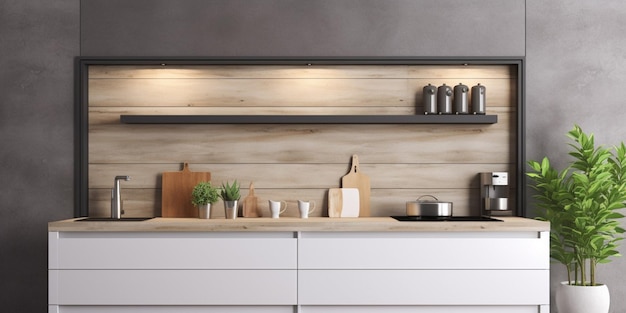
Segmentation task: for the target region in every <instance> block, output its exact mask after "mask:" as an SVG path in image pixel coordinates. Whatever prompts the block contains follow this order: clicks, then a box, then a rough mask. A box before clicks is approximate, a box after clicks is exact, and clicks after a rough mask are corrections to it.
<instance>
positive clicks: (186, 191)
mask: <svg viewBox="0 0 626 313" xmlns="http://www.w3.org/2000/svg"><path fill="white" fill-rule="evenodd" d="M161 181H162V184H161V187H162V189H161V192H162V195H161V216H163V217H198V209H197V208H196V207H195V206H194V205H193V204H192V203H191V192H192V191H193V187H195V186H196V184H198V183H199V182H201V181H211V173H210V172H192V171H190V170H189V163H184V164H183V170H182V171H180V172H163V176H162V180H161Z"/></svg>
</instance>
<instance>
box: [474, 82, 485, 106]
mask: <svg viewBox="0 0 626 313" xmlns="http://www.w3.org/2000/svg"><path fill="white" fill-rule="evenodd" d="M486 94H487V88H486V87H485V86H483V85H481V84H480V83H479V84H478V85H476V86H474V87H472V113H474V114H485V112H486V110H485V108H486V106H487V99H486Z"/></svg>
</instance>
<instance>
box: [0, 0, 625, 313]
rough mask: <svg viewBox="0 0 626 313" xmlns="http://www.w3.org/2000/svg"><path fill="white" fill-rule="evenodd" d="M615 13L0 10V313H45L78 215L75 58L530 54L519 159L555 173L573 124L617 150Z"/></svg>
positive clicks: (106, 4)
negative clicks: (56, 227)
mask: <svg viewBox="0 0 626 313" xmlns="http://www.w3.org/2000/svg"><path fill="white" fill-rule="evenodd" d="M624 13H626V2H622V1H619V0H609V1H604V2H602V4H601V5H597V4H595V3H594V2H590V1H583V0H554V1H541V0H440V1H428V0H342V1H336V0H319V1H297V0H263V1H262V0H215V1H203V0H179V1H168V0H133V1H127V0H84V1H80V0H55V1H43V0H28V1H20V0H0V65H1V67H0V68H1V70H0V138H1V139H2V141H1V142H2V143H3V147H2V149H1V150H0V173H1V175H2V176H1V177H2V178H3V181H2V185H1V186H2V187H0V203H1V204H0V305H1V306H2V307H3V309H4V310H6V311H7V312H42V311H44V310H45V307H46V304H47V236H46V230H47V229H46V227H47V225H46V223H47V222H48V221H51V220H58V219H64V218H70V217H72V214H73V207H72V206H73V190H72V188H73V186H72V184H73V168H74V159H73V148H74V146H73V98H72V97H73V65H72V60H73V57H75V56H79V55H83V56H526V61H527V62H526V63H527V71H526V75H527V79H526V87H527V88H526V114H527V115H526V121H527V127H526V133H527V138H526V144H527V147H526V148H527V151H526V155H527V158H528V159H539V158H541V157H542V156H544V155H548V156H550V157H552V158H554V159H556V160H557V163H561V164H564V163H565V161H567V160H568V159H567V156H566V155H565V152H566V150H567V145H566V138H565V133H566V132H567V131H568V130H569V129H570V128H571V127H572V125H573V124H574V123H577V124H579V125H581V126H582V127H583V129H585V130H586V131H590V132H594V133H596V137H597V140H598V142H603V143H609V144H613V143H617V142H619V141H621V140H624V138H626V136H624V132H625V130H624V127H622V126H621V124H620V123H619V122H620V119H621V118H623V117H624V115H625V114H624V113H623V111H622V110H621V100H622V98H625V97H626V91H624V89H623V88H621V86H622V83H626V75H624V73H623V72H624V71H626V57H624V52H623V51H626V40H624V39H626V38H624V37H626V29H625V28H626V24H624V23H623V22H622V21H621V20H620V18H622V17H623V15H624ZM623 249H624V248H623ZM623 249H622V250H623ZM625 262H626V260H625V259H624V258H618V259H616V260H615V261H614V262H612V263H610V264H608V265H606V266H601V267H600V273H599V275H600V279H601V280H602V281H603V282H605V283H607V284H608V285H609V287H610V290H611V294H612V310H611V312H612V313H623V312H626V310H625V309H624V308H625V307H626V297H625V295H626V284H625V283H624V282H623V281H622V279H620V278H621V275H620V273H623V270H624V269H625V266H626V263H625ZM552 276H553V284H556V283H557V282H558V281H560V280H564V271H563V270H562V269H561V268H560V267H558V266H556V265H555V267H554V271H553V274H552Z"/></svg>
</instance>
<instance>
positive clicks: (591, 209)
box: [527, 125, 626, 286]
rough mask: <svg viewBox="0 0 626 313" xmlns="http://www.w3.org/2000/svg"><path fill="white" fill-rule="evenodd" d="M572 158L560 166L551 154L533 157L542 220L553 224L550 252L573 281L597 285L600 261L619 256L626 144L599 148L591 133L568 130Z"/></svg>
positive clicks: (625, 196)
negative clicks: (552, 160) (559, 168)
mask: <svg viewBox="0 0 626 313" xmlns="http://www.w3.org/2000/svg"><path fill="white" fill-rule="evenodd" d="M567 135H568V137H569V138H571V139H572V140H573V141H574V143H570V144H569V145H570V147H572V150H571V151H570V152H569V155H570V156H572V157H573V158H574V161H573V162H571V163H570V164H569V166H567V167H566V168H565V169H564V170H563V171H560V172H559V171H558V170H556V169H555V168H554V167H553V166H552V165H551V164H550V160H549V159H548V158H547V157H544V158H543V160H542V161H541V163H540V162H537V161H529V162H528V164H529V165H530V167H531V168H532V171H531V172H528V173H527V176H528V177H529V178H530V179H531V180H532V181H533V182H534V185H531V188H533V189H534V190H535V191H537V193H536V194H535V195H534V198H535V199H536V200H537V207H538V208H539V209H540V210H539V214H538V215H539V217H538V218H539V219H541V220H545V221H548V222H550V223H551V231H550V256H551V257H552V259H553V260H555V261H557V262H559V263H561V264H563V265H565V267H566V269H567V278H568V281H569V283H570V285H580V286H595V285H597V284H596V275H595V274H596V266H597V265H598V264H600V263H608V262H610V258H611V257H616V256H620V254H619V252H618V251H617V246H618V241H620V240H622V239H623V236H622V235H621V234H623V233H624V229H623V228H621V227H620V224H619V221H618V219H620V218H622V217H624V215H623V214H621V213H619V212H618V211H617V210H618V209H621V208H624V207H625V204H624V202H625V201H626V146H624V143H623V142H622V143H621V144H620V145H619V146H614V147H612V148H604V147H603V146H598V147H596V145H595V143H594V136H593V134H590V135H587V134H585V133H584V132H583V130H582V129H581V128H580V127H579V126H578V125H575V126H574V129H572V130H571V131H569V132H568V134H567ZM572 274H573V277H572Z"/></svg>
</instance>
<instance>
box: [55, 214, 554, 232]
mask: <svg viewBox="0 0 626 313" xmlns="http://www.w3.org/2000/svg"><path fill="white" fill-rule="evenodd" d="M496 218H497V219H501V220H502V222H452V221H445V222H441V221H435V222H400V221H396V220H394V219H393V218H391V217H361V218H328V217H311V218H308V219H300V218H280V219H271V218H237V219H235V220H226V219H197V218H161V217H156V218H153V219H150V220H146V221H122V222H111V221H106V222H76V220H77V219H67V220H61V221H53V222H49V223H48V231H49V232H365V231H368V232H510V231H512V232H542V231H549V230H550V224H549V223H548V222H542V221H538V220H535V219H530V218H522V217H496Z"/></svg>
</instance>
